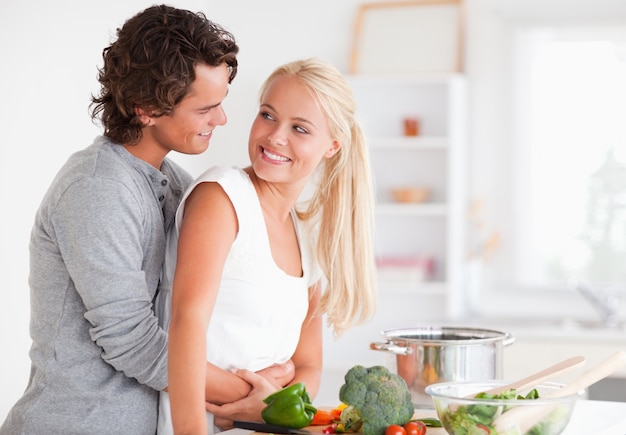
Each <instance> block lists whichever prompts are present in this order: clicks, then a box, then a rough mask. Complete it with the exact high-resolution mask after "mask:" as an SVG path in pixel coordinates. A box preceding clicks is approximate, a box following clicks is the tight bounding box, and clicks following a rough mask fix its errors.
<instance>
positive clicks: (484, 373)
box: [370, 326, 515, 408]
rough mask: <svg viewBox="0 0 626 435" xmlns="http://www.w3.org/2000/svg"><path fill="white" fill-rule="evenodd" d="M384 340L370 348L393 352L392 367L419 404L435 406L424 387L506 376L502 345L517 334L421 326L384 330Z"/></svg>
mask: <svg viewBox="0 0 626 435" xmlns="http://www.w3.org/2000/svg"><path fill="white" fill-rule="evenodd" d="M381 334H382V335H383V336H384V337H385V339H386V341H385V342H384V343H381V342H374V343H371V344H370V349H372V350H377V351H384V352H389V353H391V354H393V355H395V361H392V362H391V363H390V366H391V367H389V369H390V370H391V371H395V373H397V374H398V375H400V376H401V377H402V378H403V379H404V380H405V381H406V383H407V385H408V386H409V390H410V391H411V396H412V399H413V404H414V405H415V406H416V407H421V408H423V407H427V408H432V407H433V402H432V400H431V398H430V396H428V395H427V394H426V393H425V392H424V389H425V388H426V387H427V386H428V385H430V384H434V383H437V382H448V381H477V380H488V379H498V378H500V377H501V376H502V349H503V347H504V346H507V345H509V344H512V343H513V342H514V341H515V338H514V337H513V336H512V335H511V334H508V333H505V332H500V331H493V330H490V329H475V328H463V327H438V326H421V327H415V328H403V329H391V330H386V331H383V332H381Z"/></svg>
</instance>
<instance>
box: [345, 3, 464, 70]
mask: <svg viewBox="0 0 626 435" xmlns="http://www.w3.org/2000/svg"><path fill="white" fill-rule="evenodd" d="M462 29H463V14H462V2H461V0H414V1H397V2H376V3H364V4H362V5H361V6H360V7H359V9H358V11H357V15H356V20H355V24H354V33H353V46H352V51H351V55H350V73H351V74H357V73H365V74H377V73H421V72H426V73H443V72H460V71H461V70H462V44H463V37H462Z"/></svg>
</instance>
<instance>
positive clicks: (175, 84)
mask: <svg viewBox="0 0 626 435" xmlns="http://www.w3.org/2000/svg"><path fill="white" fill-rule="evenodd" d="M237 52H238V46H237V44H236V43H235V39H234V37H233V35H232V34H230V33H229V32H227V31H226V30H224V29H222V28H221V27H220V26H219V25H216V24H214V23H212V22H211V21H209V20H208V19H207V18H206V17H205V16H204V15H203V14H201V13H192V12H189V11H185V10H181V9H176V8H172V7H168V6H163V5H162V6H153V7H150V8H148V9H146V10H144V11H142V12H140V13H138V14H137V15H135V16H134V17H132V18H131V19H129V20H128V21H126V23H125V24H124V25H123V27H122V28H120V29H118V31H117V40H116V41H115V42H113V43H112V44H111V45H110V46H109V47H107V48H105V49H104V51H103V58H104V65H103V67H102V68H101V69H100V74H99V82H100V84H101V91H100V93H99V95H98V96H95V97H94V98H93V112H92V116H93V117H94V119H95V118H98V117H99V118H100V119H101V121H102V125H103V127H104V135H103V136H101V137H98V138H96V140H95V142H94V143H93V144H92V145H91V146H89V147H87V148H86V149H84V150H83V151H80V152H78V153H76V154H74V155H73V156H71V157H70V159H69V160H68V161H67V163H66V164H65V165H64V166H63V167H62V168H61V170H60V171H59V173H58V174H57V176H56V178H55V180H54V181H53V183H52V185H51V186H50V188H49V190H48V192H47V193H46V195H45V197H44V199H43V201H42V203H41V205H40V208H39V210H38V211H37V214H36V218H35V222H34V226H33V230H32V234H31V242H30V257H31V258H30V267H31V271H30V277H29V283H30V288H31V325H30V331H31V337H32V340H33V343H32V347H31V350H30V358H31V361H32V365H31V374H30V379H29V383H28V386H27V388H26V391H25V392H24V395H23V396H22V397H21V398H20V399H19V401H18V402H17V403H16V404H15V405H14V407H13V409H12V410H11V411H10V413H9V415H8V417H7V419H6V421H5V422H4V424H3V426H2V427H1V428H0V434H2V435H9V434H10V435H17V434H28V435H36V434H65V435H67V434H124V435H139V434H154V433H155V431H156V424H157V400H158V391H160V390H162V389H164V388H165V387H166V386H167V334H166V332H165V331H164V330H163V329H161V328H159V326H158V322H157V318H156V317H155V315H154V312H153V307H152V302H153V299H154V297H155V293H156V289H157V286H158V282H159V276H160V273H161V266H162V262H163V257H164V252H165V234H166V231H167V229H168V227H169V226H170V225H171V224H172V222H173V220H174V213H175V211H176V208H177V206H178V203H179V199H180V196H181V195H182V193H183V192H184V190H185V189H186V187H187V186H188V184H189V183H190V181H191V178H190V176H189V175H188V174H187V173H186V172H185V171H184V170H182V169H181V168H180V167H178V166H177V165H175V164H174V163H173V162H171V161H169V160H168V159H167V158H166V156H167V154H168V153H169V152H170V151H172V150H174V151H178V152H181V153H185V154H199V153H202V152H203V151H205V150H206V149H207V147H208V146H209V141H210V139H211V135H212V133H213V129H214V128H215V127H216V126H219V125H224V124H225V123H226V115H225V113H224V110H223V108H222V101H223V100H224V98H225V97H226V95H227V93H228V86H229V84H230V83H231V82H232V80H233V79H234V77H235V75H236V73H237V57H236V56H237ZM199 382H203V380H199Z"/></svg>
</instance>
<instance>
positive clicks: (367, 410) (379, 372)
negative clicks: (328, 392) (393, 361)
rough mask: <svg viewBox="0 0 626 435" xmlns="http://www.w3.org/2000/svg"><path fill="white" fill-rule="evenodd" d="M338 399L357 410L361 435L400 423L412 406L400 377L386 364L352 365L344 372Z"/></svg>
mask: <svg viewBox="0 0 626 435" xmlns="http://www.w3.org/2000/svg"><path fill="white" fill-rule="evenodd" d="M344 379H345V384H343V385H342V386H341V389H340V390H339V400H341V401H342V402H343V403H345V404H346V405H350V406H351V407H352V408H354V409H356V411H357V412H358V413H359V415H360V418H361V422H362V426H361V430H362V432H363V435H383V434H384V433H385V429H386V428H387V426H389V425H392V424H399V425H404V424H406V423H408V421H409V420H411V418H412V417H413V413H414V412H415V409H414V407H413V403H412V401H411V393H410V392H409V388H408V387H407V385H406V382H405V381H404V379H402V378H401V377H400V376H398V375H396V374H393V373H391V372H390V371H389V370H388V369H387V368H386V367H383V366H373V367H369V368H367V367H363V366H359V365H357V366H354V367H352V368H351V369H350V370H348V372H347V373H346V376H345V378H344Z"/></svg>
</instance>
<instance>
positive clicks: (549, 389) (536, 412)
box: [425, 380, 584, 435]
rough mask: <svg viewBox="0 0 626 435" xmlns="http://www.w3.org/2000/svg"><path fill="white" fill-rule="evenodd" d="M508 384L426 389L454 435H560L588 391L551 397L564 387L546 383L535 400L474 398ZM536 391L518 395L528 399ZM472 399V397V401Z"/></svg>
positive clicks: (457, 384)
mask: <svg viewBox="0 0 626 435" xmlns="http://www.w3.org/2000/svg"><path fill="white" fill-rule="evenodd" d="M507 383H508V381H501V380H494V381H482V382H441V383H437V384H432V385H429V386H427V387H426V390H425V391H426V393H427V394H428V395H430V396H431V398H432V400H433V403H434V405H435V410H436V411H437V416H438V418H439V420H441V424H442V425H443V427H444V429H445V430H446V431H447V432H448V433H449V434H450V435H474V434H477V435H478V434H480V435H482V434H484V435H558V434H560V433H561V432H563V430H565V428H566V427H567V424H568V423H569V420H570V418H571V416H572V412H573V411H574V406H575V405H576V401H577V400H578V399H579V398H581V397H582V396H583V393H584V391H580V392H578V393H577V394H574V395H569V396H564V397H548V396H549V395H550V394H551V393H554V392H556V391H558V390H560V389H561V388H563V385H562V384H556V383H548V382H546V383H542V384H539V385H537V386H535V387H533V388H535V389H536V390H537V393H538V395H539V397H538V398H535V399H517V398H515V399H491V398H490V399H487V398H473V397H472V396H473V395H475V394H477V393H480V392H483V391H487V390H490V389H491V388H495V387H498V386H501V385H505V384H507ZM533 388H529V389H527V390H520V391H516V393H517V395H522V396H526V394H528V393H529V392H530V391H531V390H532V389H533ZM468 396H470V397H468Z"/></svg>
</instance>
